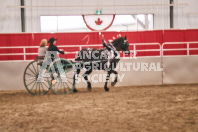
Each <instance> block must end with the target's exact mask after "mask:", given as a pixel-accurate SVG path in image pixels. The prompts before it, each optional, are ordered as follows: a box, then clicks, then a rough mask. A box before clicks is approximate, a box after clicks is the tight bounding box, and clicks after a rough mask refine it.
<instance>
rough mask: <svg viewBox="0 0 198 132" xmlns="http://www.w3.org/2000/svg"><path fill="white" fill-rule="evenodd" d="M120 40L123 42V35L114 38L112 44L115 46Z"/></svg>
mask: <svg viewBox="0 0 198 132" xmlns="http://www.w3.org/2000/svg"><path fill="white" fill-rule="evenodd" d="M120 42H124V38H123V37H119V38H117V39H115V40H114V41H113V45H114V46H117V45H118V44H119V43H120Z"/></svg>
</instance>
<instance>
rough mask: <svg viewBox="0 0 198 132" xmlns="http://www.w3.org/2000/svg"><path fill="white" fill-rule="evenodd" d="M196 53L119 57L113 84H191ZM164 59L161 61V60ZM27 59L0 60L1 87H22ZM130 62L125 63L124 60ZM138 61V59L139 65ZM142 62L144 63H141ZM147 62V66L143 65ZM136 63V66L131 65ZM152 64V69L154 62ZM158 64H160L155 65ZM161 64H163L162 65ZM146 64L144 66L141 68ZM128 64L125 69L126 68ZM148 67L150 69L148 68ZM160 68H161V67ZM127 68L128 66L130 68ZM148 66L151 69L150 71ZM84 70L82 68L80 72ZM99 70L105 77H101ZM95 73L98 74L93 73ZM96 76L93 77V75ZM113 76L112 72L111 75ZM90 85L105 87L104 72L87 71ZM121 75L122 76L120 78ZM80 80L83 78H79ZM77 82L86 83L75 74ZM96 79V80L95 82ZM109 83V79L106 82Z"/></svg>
mask: <svg viewBox="0 0 198 132" xmlns="http://www.w3.org/2000/svg"><path fill="white" fill-rule="evenodd" d="M197 58H198V56H196V55H195V56H177V57H174V56H171V57H167V56H165V57H163V58H162V59H161V57H145V58H143V57H142V58H137V59H121V60H120V62H119V68H118V69H117V71H118V74H119V76H120V77H119V78H118V83H117V84H116V87H120V86H134V85H162V84H193V83H198V79H197V78H198V68H197V67H198V61H197ZM161 61H163V63H161ZM29 62H30V61H21V62H0V73H1V76H2V78H1V80H0V84H1V85H0V90H24V89H25V86H24V84H23V73H24V70H25V68H26V66H27V65H28V63H29ZM129 63H130V64H132V65H128V66H127V64H129ZM137 63H141V65H140V69H138V66H137ZM143 63H144V65H142V64H143ZM145 63H147V64H148V66H146V65H145ZM134 64H135V68H133V65H134ZM151 64H155V65H154V66H155V68H156V69H155V71H154V69H153V65H152V68H151ZM157 64H160V65H159V66H160V68H159V67H158V66H157ZM161 64H163V65H161ZM144 66H146V67H147V68H146V69H147V70H146V69H145V68H144ZM127 68H128V69H127ZM149 68H150V69H149ZM161 68H163V71H160V70H161ZM129 69H130V70H129ZM149 70H150V71H149ZM84 72H85V71H81V73H80V74H81V75H83V73H84ZM101 74H104V78H102V81H103V82H102V81H100V80H99V79H101V77H103V75H102V76H100V75H101ZM96 75H97V76H96ZM93 76H95V77H93ZM111 77H112V78H111V79H110V80H112V79H114V75H113V74H112V75H111ZM90 78H92V79H91V80H90V81H91V83H92V87H93V88H94V87H101V88H103V87H104V82H105V79H106V72H104V71H93V72H92V73H91V75H90ZM121 79H122V80H121ZM82 80H83V82H82ZM78 81H79V82H80V83H78V84H76V88H86V87H87V85H86V83H85V82H84V79H83V78H82V77H79V78H78ZM98 81H99V82H98ZM109 84H110V83H109Z"/></svg>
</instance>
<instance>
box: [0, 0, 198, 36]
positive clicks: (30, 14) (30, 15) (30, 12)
mask: <svg viewBox="0 0 198 132" xmlns="http://www.w3.org/2000/svg"><path fill="white" fill-rule="evenodd" d="M174 1H175V4H178V3H186V4H187V5H186V6H182V5H179V6H176V7H174V17H175V18H174V26H175V28H177V29H180V28H182V29H184V28H198V17H197V16H198V11H197V5H198V1H197V0H174ZM0 3H1V4H0V33H12V32H21V18H20V16H21V14H20V8H19V6H20V0H1V2H0ZM25 4H26V6H66V7H33V8H31V7H27V8H26V9H25V16H26V32H40V16H41V15H82V14H95V12H96V10H97V8H99V9H102V13H103V14H140V13H143V14H144V13H153V14H154V28H155V29H169V27H170V24H169V6H164V5H167V4H169V0H25ZM158 4H161V6H149V5H158ZM92 5H95V6H92ZM107 5H112V6H107ZM122 5H136V6H122ZM138 5H139V6H138ZM140 5H148V6H140ZM8 6H16V7H8Z"/></svg>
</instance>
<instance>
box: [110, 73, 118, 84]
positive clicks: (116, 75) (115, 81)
mask: <svg viewBox="0 0 198 132" xmlns="http://www.w3.org/2000/svg"><path fill="white" fill-rule="evenodd" d="M112 73H114V74H115V80H114V82H112V83H111V86H112V87H113V86H115V84H116V83H117V81H118V72H117V71H114V70H112Z"/></svg>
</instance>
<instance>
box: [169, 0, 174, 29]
mask: <svg viewBox="0 0 198 132" xmlns="http://www.w3.org/2000/svg"><path fill="white" fill-rule="evenodd" d="M173 3H174V0H170V4H173ZM170 28H174V7H173V6H170Z"/></svg>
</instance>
